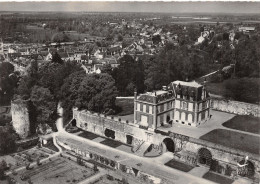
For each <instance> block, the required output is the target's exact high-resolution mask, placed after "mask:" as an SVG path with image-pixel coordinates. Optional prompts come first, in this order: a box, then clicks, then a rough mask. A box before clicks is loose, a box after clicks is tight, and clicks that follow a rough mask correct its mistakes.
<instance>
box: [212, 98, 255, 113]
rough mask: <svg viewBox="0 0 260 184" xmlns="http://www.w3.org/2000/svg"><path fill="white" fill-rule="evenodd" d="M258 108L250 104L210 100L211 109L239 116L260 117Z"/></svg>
mask: <svg viewBox="0 0 260 184" xmlns="http://www.w3.org/2000/svg"><path fill="white" fill-rule="evenodd" d="M259 107H260V106H259V105H257V104H250V103H244V102H238V101H232V100H224V99H217V98H212V99H211V108H212V109H214V110H219V111H224V112H229V113H234V114H239V115H253V116H255V117H260V113H259V110H260V108H259Z"/></svg>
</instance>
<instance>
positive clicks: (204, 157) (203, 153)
mask: <svg viewBox="0 0 260 184" xmlns="http://www.w3.org/2000/svg"><path fill="white" fill-rule="evenodd" d="M198 161H199V163H200V164H202V165H205V166H211V162H212V154H211V152H210V151H209V150H208V149H207V148H200V149H199V151H198Z"/></svg>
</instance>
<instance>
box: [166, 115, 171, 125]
mask: <svg viewBox="0 0 260 184" xmlns="http://www.w3.org/2000/svg"><path fill="white" fill-rule="evenodd" d="M170 120H171V118H170V116H169V115H168V116H167V117H166V121H167V123H169V121H170Z"/></svg>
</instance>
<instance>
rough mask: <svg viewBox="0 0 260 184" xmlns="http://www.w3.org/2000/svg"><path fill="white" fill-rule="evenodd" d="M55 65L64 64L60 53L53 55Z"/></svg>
mask: <svg viewBox="0 0 260 184" xmlns="http://www.w3.org/2000/svg"><path fill="white" fill-rule="evenodd" d="M51 61H52V62H53V63H59V64H62V63H63V60H62V59H61V57H60V55H59V54H58V52H55V53H54V54H53V55H52V60H51Z"/></svg>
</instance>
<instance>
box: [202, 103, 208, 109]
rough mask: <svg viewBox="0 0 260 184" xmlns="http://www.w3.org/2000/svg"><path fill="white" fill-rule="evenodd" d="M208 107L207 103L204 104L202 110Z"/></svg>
mask: <svg viewBox="0 0 260 184" xmlns="http://www.w3.org/2000/svg"><path fill="white" fill-rule="evenodd" d="M206 106H207V102H202V110H204V109H205V108H206Z"/></svg>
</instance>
